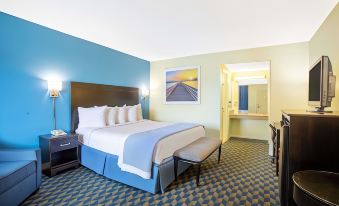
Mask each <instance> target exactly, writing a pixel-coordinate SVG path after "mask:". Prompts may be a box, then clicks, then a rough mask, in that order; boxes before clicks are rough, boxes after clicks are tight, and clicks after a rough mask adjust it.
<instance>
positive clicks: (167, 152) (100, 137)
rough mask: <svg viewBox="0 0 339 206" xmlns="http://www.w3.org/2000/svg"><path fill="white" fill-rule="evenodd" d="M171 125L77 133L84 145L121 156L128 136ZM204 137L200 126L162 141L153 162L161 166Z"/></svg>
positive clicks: (147, 122) (134, 125)
mask: <svg viewBox="0 0 339 206" xmlns="http://www.w3.org/2000/svg"><path fill="white" fill-rule="evenodd" d="M170 124H172V123H166V122H156V121H151V120H141V121H138V122H134V123H127V124H123V125H115V126H109V127H103V128H93V127H92V128H79V129H77V130H76V133H78V134H80V136H79V141H80V142H81V143H82V144H84V145H86V146H89V147H92V148H94V149H97V150H100V151H103V152H106V153H109V154H113V155H117V156H119V155H120V154H121V151H123V147H124V142H125V140H126V138H127V137H128V136H130V135H132V134H135V133H139V132H145V131H149V130H152V129H157V128H160V127H164V126H167V125H170ZM202 136H205V129H204V128H203V126H199V127H195V128H192V129H189V130H185V131H182V132H179V133H176V134H174V135H171V136H168V137H166V138H164V139H162V140H160V141H159V142H158V143H157V145H156V147H155V149H154V153H153V162H154V163H156V164H160V163H161V162H162V161H163V160H164V159H166V158H167V157H170V156H172V155H173V153H174V152H175V151H176V150H178V149H180V148H182V147H184V146H186V145H188V144H189V143H191V142H193V141H195V140H197V139H198V138H199V137H202Z"/></svg>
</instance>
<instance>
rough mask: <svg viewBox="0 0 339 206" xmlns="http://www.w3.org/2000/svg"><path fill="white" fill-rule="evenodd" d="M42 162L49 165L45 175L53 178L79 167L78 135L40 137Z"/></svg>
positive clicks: (45, 169)
mask: <svg viewBox="0 0 339 206" xmlns="http://www.w3.org/2000/svg"><path fill="white" fill-rule="evenodd" d="M39 144H40V148H41V157H42V162H43V163H47V165H48V166H47V168H44V167H43V168H44V170H43V173H45V174H46V175H48V176H50V177H52V176H54V175H56V174H57V173H58V172H61V171H64V170H66V169H69V168H72V167H75V168H78V167H79V158H78V135H77V134H66V135H60V136H52V135H50V134H48V135H41V136H39Z"/></svg>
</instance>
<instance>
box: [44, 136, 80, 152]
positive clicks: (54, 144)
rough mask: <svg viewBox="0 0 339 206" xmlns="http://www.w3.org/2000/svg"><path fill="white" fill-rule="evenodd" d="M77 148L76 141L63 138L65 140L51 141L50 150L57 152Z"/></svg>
mask: <svg viewBox="0 0 339 206" xmlns="http://www.w3.org/2000/svg"><path fill="white" fill-rule="evenodd" d="M75 147H78V139H77V138H75V137H65V138H60V137H58V138H56V139H55V140H53V139H51V142H50V150H51V152H59V151H62V150H66V149H71V148H75Z"/></svg>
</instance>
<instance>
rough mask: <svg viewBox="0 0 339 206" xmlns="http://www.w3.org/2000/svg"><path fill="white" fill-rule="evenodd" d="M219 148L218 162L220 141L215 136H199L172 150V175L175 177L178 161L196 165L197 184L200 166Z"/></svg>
mask: <svg viewBox="0 0 339 206" xmlns="http://www.w3.org/2000/svg"><path fill="white" fill-rule="evenodd" d="M218 148H219V155H218V163H219V162H220V154H221V141H220V140H219V139H216V138H209V137H201V138H199V139H197V140H196V141H194V142H192V143H190V144H188V145H187V146H185V147H183V148H181V149H179V150H177V151H175V152H174V155H173V158H174V176H175V179H177V170H178V161H183V162H187V163H191V164H195V165H197V174H196V175H197V176H196V178H197V180H196V181H197V186H199V177H200V166H201V164H202V163H203V162H204V160H206V159H207V158H208V157H209V156H211V155H212V154H213V153H214V152H215V151H216V150H217V149H218Z"/></svg>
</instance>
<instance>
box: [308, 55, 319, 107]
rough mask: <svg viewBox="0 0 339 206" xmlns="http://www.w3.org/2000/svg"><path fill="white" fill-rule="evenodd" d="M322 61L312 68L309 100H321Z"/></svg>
mask: <svg viewBox="0 0 339 206" xmlns="http://www.w3.org/2000/svg"><path fill="white" fill-rule="evenodd" d="M320 74H321V61H320V62H319V63H318V64H316V65H315V66H314V67H313V68H312V69H311V70H310V74H309V75H310V78H309V88H308V101H320V95H321V92H320V85H321V83H320V82H321V79H320V77H321V75H320Z"/></svg>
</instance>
